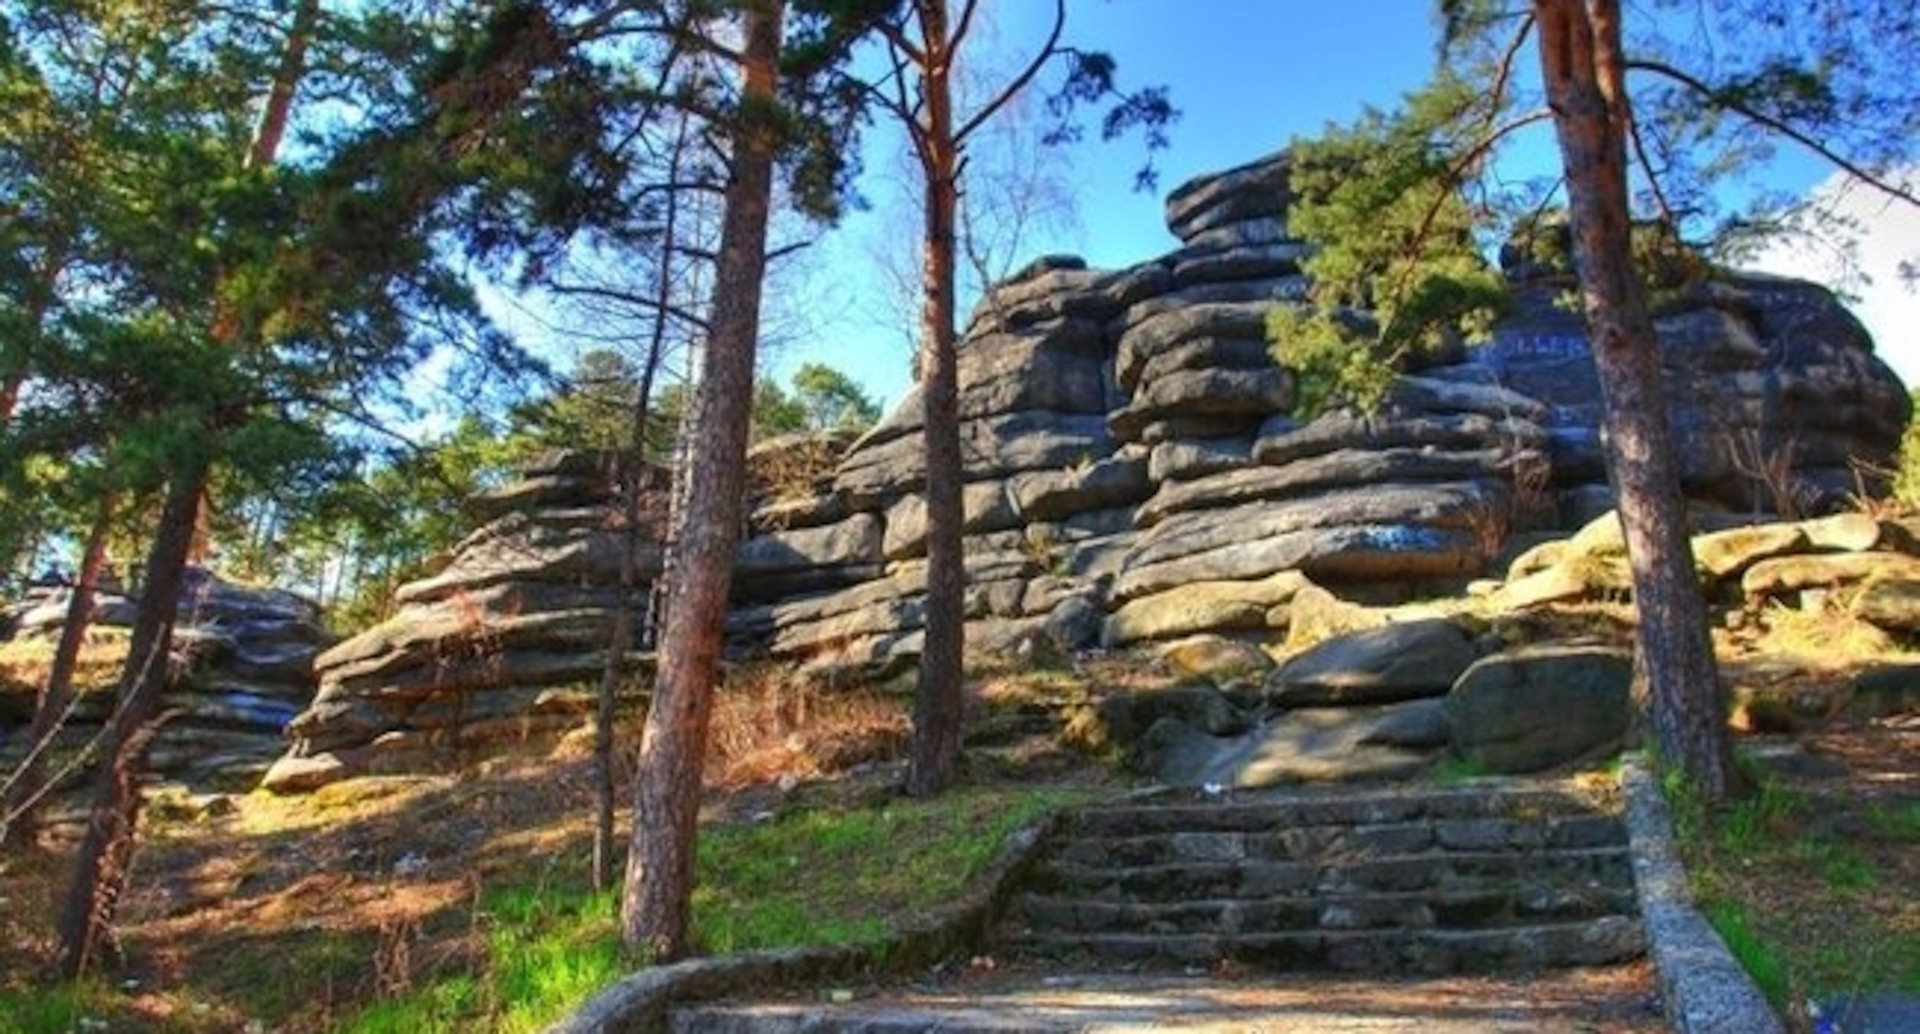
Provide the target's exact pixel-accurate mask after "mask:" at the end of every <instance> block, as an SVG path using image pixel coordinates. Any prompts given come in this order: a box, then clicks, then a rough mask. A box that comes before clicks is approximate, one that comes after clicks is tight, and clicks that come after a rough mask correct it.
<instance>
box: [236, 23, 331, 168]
mask: <svg viewBox="0 0 1920 1034" xmlns="http://www.w3.org/2000/svg"><path fill="white" fill-rule="evenodd" d="M319 20H320V0H300V6H299V7H296V8H294V12H293V25H292V26H291V27H289V28H288V30H287V44H286V47H285V49H283V50H282V51H281V52H280V67H279V68H277V69H275V70H274V75H273V84H272V85H271V86H270V87H268V90H267V103H266V105H265V106H264V107H263V108H262V109H261V112H260V122H259V124H258V125H256V126H255V127H254V131H253V143H252V145H251V146H249V147H248V149H247V168H249V169H255V168H265V167H267V166H269V165H272V164H273V163H274V161H275V160H276V159H277V158H278V157H279V155H280V141H282V140H283V139H285V138H286V135H287V120H288V117H289V116H290V115H291V114H292V112H293V95H294V93H295V92H296V91H298V90H299V88H300V79H301V77H302V76H304V75H305V74H306V69H307V44H308V42H309V41H310V40H311V39H312V38H313V27H314V24H315V23H316V22H318V21H319Z"/></svg>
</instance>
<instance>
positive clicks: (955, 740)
mask: <svg viewBox="0 0 1920 1034" xmlns="http://www.w3.org/2000/svg"><path fill="white" fill-rule="evenodd" d="M914 9H915V12H916V15H917V17H918V20H919V23H920V38H921V40H922V41H923V42H922V45H923V47H924V48H925V49H924V51H923V54H924V58H925V60H924V61H922V62H921V63H920V78H921V92H920V96H921V97H922V98H924V100H925V110H924V112H923V114H922V120H923V121H922V122H921V126H920V128H919V130H918V131H917V132H916V133H915V134H914V138H915V148H916V150H917V152H918V157H919V159H920V166H921V171H922V173H924V176H925V184H926V205H925V219H926V222H925V226H924V237H923V240H922V242H921V249H922V250H921V262H922V266H921V291H922V300H921V311H920V363H921V365H920V400H921V402H922V404H923V406H924V413H925V417H924V422H923V428H922V433H923V436H924V442H925V448H926V469H927V485H926V493H927V595H926V603H925V609H924V611H923V613H924V614H925V626H924V632H923V640H922V646H921V651H920V681H919V685H918V686H917V687H916V688H915V692H914V708H913V743H912V751H911V758H910V761H909V767H908V770H907V792H908V793H910V794H913V795H915V796H930V795H932V794H936V793H939V792H940V791H942V790H945V789H946V788H947V787H949V786H951V785H952V784H953V781H954V778H955V776H956V774H957V770H958V767H959V761H960V736H961V721H962V718H963V709H964V698H963V696H962V693H963V690H964V686H963V680H962V668H963V664H964V661H965V651H966V624H965V620H964V608H965V594H966V561H965V556H964V554H963V551H962V548H961V532H962V530H963V524H964V521H965V519H966V514H965V512H964V510H963V508H962V501H961V486H962V479H963V478H964V476H965V473H964V468H963V466H962V462H961V456H960V371H959V357H958V355H957V352H956V348H955V337H956V335H955V332H954V311H953V310H954V275H955V269H954V248H955V246H956V245H955V229H954V227H955V223H956V221H957V214H958V209H959V202H960V183H959V153H958V152H959V147H958V144H957V142H956V140H955V137H954V125H953V91H952V84H951V82H950V80H949V75H950V73H951V71H952V65H953V62H952V60H951V57H952V55H951V54H950V53H949V52H948V50H947V47H948V42H949V41H948V30H947V11H946V4H945V2H944V0H916V3H915V7H914Z"/></svg>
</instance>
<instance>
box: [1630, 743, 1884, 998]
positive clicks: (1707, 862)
mask: <svg viewBox="0 0 1920 1034" xmlns="http://www.w3.org/2000/svg"><path fill="white" fill-rule="evenodd" d="M1749 774H1750V775H1752V776H1754V777H1755V779H1756V781H1757V782H1758V788H1757V789H1756V790H1755V791H1754V793H1752V794H1751V795H1750V796H1748V797H1747V798H1745V799H1743V800H1740V801H1737V802H1734V803H1732V804H1730V805H1726V806H1723V807H1717V808H1716V807H1711V806H1708V805H1707V804H1706V803H1705V802H1703V801H1701V800H1700V799H1698V797H1697V796H1696V795H1693V794H1692V793H1690V792H1689V791H1688V790H1687V788H1685V787H1684V786H1682V785H1679V784H1678V783H1675V782H1668V784H1667V791H1668V796H1669V798H1670V799H1671V800H1672V801H1673V804H1674V816H1675V829H1676V831H1677V833H1678V835H1679V839H1680V846H1681V853H1682V857H1683V859H1684V861H1685V862H1686V866H1687V871H1688V874H1689V876H1690V877H1691V879H1692V882H1693V885H1694V890H1695V892H1696V894H1697V895H1698V897H1699V900H1700V902H1701V906H1702V908H1703V910H1704V911H1705V912H1706V914H1707V917H1708V919H1709V920H1710V921H1711V922H1712V923H1713V926H1714V929H1716V930H1717V931H1719V933H1720V936H1721V938H1722V939H1723V940H1725V941H1726V944H1727V947H1728V949H1729V950H1730V951H1731V952H1732V953H1733V955H1734V957H1735V958H1737V959H1739V961H1740V963H1741V965H1742V966H1744V967H1745V968H1746V970H1747V972H1748V974H1749V975H1751V976H1752V977H1753V980H1754V983H1755V984H1757V985H1758V986H1759V987H1760V989H1761V991H1762V992H1763V993H1765V994H1766V996H1767V999H1768V1000H1769V1001H1770V1002H1771V1003H1772V1004H1773V1006H1774V1008H1775V1009H1777V1010H1780V1012H1781V1014H1782V1015H1789V1014H1790V1013H1791V1011H1792V1010H1793V1009H1795V1008H1797V1007H1798V1005H1799V1004H1800V1003H1801V1002H1803V1001H1804V1000H1805V999H1807V998H1810V997H1818V996H1822V995H1827V994H1832V993H1836V992H1853V991H1861V990H1874V989H1893V988H1897V989H1901V990H1905V991H1907V992H1909V993H1913V992H1920V909H1915V908H1913V907H1912V906H1911V904H1910V902H1909V901H1908V896H1909V895H1908V894H1907V888H1904V887H1899V886H1894V885H1893V884H1892V883H1890V882H1889V879H1888V878H1887V875H1886V873H1887V872H1890V871H1893V870H1883V866H1887V865H1897V864H1898V862H1897V861H1896V860H1895V859H1897V857H1898V856H1899V853H1900V852H1904V851H1910V850H1911V849H1912V847H1911V845H1912V844H1913V843H1914V841H1915V839H1916V838H1915V837H1914V836H1913V835H1911V834H1914V833H1916V832H1920V820H1916V818H1915V816H1916V815H1917V814H1920V806H1916V805H1914V804H1911V803H1906V804H1902V805H1898V806H1876V807H1873V808H1866V809H1862V814H1861V816H1860V820H1861V821H1860V822H1859V824H1858V827H1857V828H1858V829H1859V830H1860V832H1858V833H1857V834H1856V833H1839V832H1836V828H1837V827H1835V826H1834V825H1833V824H1832V819H1833V815H1832V812H1833V811H1834V810H1835V809H1836V807H1841V806H1843V803H1844V802H1836V801H1834V800H1830V799H1825V798H1822V799H1818V800H1816V799H1813V798H1811V797H1809V796H1806V795H1803V794H1801V793H1796V792H1793V791H1791V790H1788V789H1786V788H1784V787H1783V786H1781V785H1780V782H1779V781H1778V780H1777V779H1773V778H1770V777H1769V776H1768V774H1767V773H1765V772H1764V771H1763V770H1760V769H1757V768H1753V769H1750V770H1749ZM1894 882H1898V881H1894Z"/></svg>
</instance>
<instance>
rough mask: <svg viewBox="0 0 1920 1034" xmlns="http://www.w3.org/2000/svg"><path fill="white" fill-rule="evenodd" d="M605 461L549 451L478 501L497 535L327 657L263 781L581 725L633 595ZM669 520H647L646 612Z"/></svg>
mask: <svg viewBox="0 0 1920 1034" xmlns="http://www.w3.org/2000/svg"><path fill="white" fill-rule="evenodd" d="M608 460H609V458H608V457H606V456H604V455H601V454H598V453H590V452H556V453H552V454H549V455H548V456H545V457H543V458H541V459H540V460H538V461H536V462H535V463H533V464H532V465H530V466H529V467H528V468H527V469H526V471H525V472H524V476H523V477H522V479H521V480H519V481H517V482H514V483H512V484H509V485H507V486H504V487H503V488H501V489H499V490H496V491H494V492H491V493H489V494H487V495H486V496H483V497H481V498H480V499H478V500H476V504H477V509H478V512H479V513H480V514H481V515H482V517H483V519H485V523H484V524H482V525H481V527H480V528H479V529H478V530H476V531H475V532H473V533H472V534H471V535H468V536H467V537H466V538H465V539H464V540H462V541H461V542H460V543H459V544H458V545H457V546H455V547H454V549H453V550H452V553H451V558H450V560H449V561H448V563H447V564H446V566H445V567H443V568H441V569H440V570H439V571H437V572H436V573H435V574H433V575H432V576H431V577H429V578H426V579H423V580H421V581H416V582H410V583H408V584H406V585H404V586H402V587H401V588H400V590H399V591H398V593H396V597H395V599H396V603H397V604H398V606H397V608H396V610H395V613H394V614H393V616H392V617H390V618H388V619H387V620H385V621H383V622H381V623H380V624H378V625H376V626H374V627H373V628H370V629H368V630H366V631H365V632H362V633H360V634H359V635H356V636H353V637H352V638H350V639H347V640H346V641H344V642H341V643H339V644H338V645H336V646H334V647H333V648H332V649H329V650H327V651H326V652H325V653H323V654H321V655H320V656H319V657H318V658H316V659H315V661H314V665H313V667H314V674H315V677H316V678H317V680H318V684H319V690H318V693H317V694H316V695H315V696H314V698H313V702H312V706H310V707H308V708H307V709H306V710H305V711H303V712H301V714H300V715H299V717H298V718H296V719H294V721H293V722H292V724H291V725H290V726H289V728H288V729H287V735H288V736H289V737H290V738H291V739H293V741H294V749H293V750H292V751H291V752H289V753H288V755H287V756H286V757H285V758H282V759H281V760H280V762H279V763H278V764H276V765H275V766H274V767H273V769H272V771H270V772H269V773H268V775H267V778H266V785H267V786H268V787H269V788H272V789H279V790H297V789H304V788H308V787H313V786H319V785H323V784H325V783H327V782H332V781H334V780H337V779H340V778H344V777H346V776H348V775H358V774H368V773H381V772H398V771H425V770H432V769H435V768H439V767H442V766H445V765H447V764H452V763H457V762H460V761H465V760H472V759H474V758H476V757H484V756H487V755H490V754H496V753H505V752H510V751H512V750H515V749H539V748H544V747H548V746H551V745H552V743H553V742H554V740H555V739H556V738H557V737H558V736H559V735H561V734H562V733H564V732H566V730H568V729H570V728H573V727H574V726H576V725H578V724H579V723H580V722H581V721H582V720H583V718H584V716H585V715H587V714H588V713H589V712H591V711H592V709H593V701H594V697H593V694H592V692H591V691H590V690H589V689H588V688H586V684H588V683H590V682H591V681H593V680H596V679H598V678H599V676H600V672H601V670H602V668H603V667H604V665H605V663H606V648H607V641H608V632H609V630H610V628H611V624H610V622H611V620H612V616H613V614H614V612H615V610H616V607H617V605H618V603H619V595H620V591H621V590H620V581H621V579H620V565H621V562H622V557H623V556H624V555H625V552H624V551H625V543H624V539H625V535H624V521H623V519H622V518H621V516H620V515H619V512H618V507H617V506H615V505H614V493H613V490H612V488H611V478H610V477H609V476H608V469H609V468H608V465H607V464H608ZM658 517H659V514H658V507H657V506H655V505H650V506H649V507H648V508H646V510H645V519H646V520H647V521H648V524H647V526H645V527H643V529H642V530H641V533H640V534H641V537H642V540H643V541H642V543H641V544H640V547H639V549H638V551H637V555H636V570H635V574H636V576H637V582H636V585H637V588H636V595H635V599H634V600H633V601H632V606H633V608H634V613H636V614H640V613H644V609H645V608H646V606H647V605H648V600H649V597H650V595H651V587H652V583H653V581H654V579H655V578H656V577H657V576H658V574H659V571H660V563H661V558H660V548H659V545H658V543H659V541H660V539H659V534H658V527H657V521H658ZM644 659H645V658H644V656H643V655H640V654H639V653H638V651H636V656H635V657H634V658H633V660H635V661H636V662H643V661H644Z"/></svg>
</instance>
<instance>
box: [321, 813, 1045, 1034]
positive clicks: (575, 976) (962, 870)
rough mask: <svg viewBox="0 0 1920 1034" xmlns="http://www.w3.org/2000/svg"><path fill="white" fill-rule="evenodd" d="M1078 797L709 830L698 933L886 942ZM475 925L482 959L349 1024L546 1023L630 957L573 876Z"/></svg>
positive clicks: (497, 892)
mask: <svg viewBox="0 0 1920 1034" xmlns="http://www.w3.org/2000/svg"><path fill="white" fill-rule="evenodd" d="M1073 798H1074V794H1073V793H1072V792H1071V791H1058V790H1024V791H987V790H963V791H960V792H957V793H954V794H951V795H949V796H947V797H944V798H941V799H939V800H934V801H910V802H909V801H898V802H889V803H887V804H885V805H881V806H878V807H869V808H860V809H851V810H845V811H828V810H813V811H801V812H796V813H794V814H791V815H788V816H786V817H784V818H780V819H777V820H775V821H772V822H768V823H765V824H762V825H750V826H734V827H724V828H718V829H712V830H705V831H703V832H702V834H701V838H700V843H699V873H700V883H699V886H698V887H697V888H696V889H695V891H694V899H693V925H694V939H695V941H696V943H698V944H700V945H701V946H702V948H703V949H704V950H705V951H707V952H711V953H716V954H722V953H731V952H738V951H749V950H754V949H761V948H780V947H790V946H794V945H802V944H808V945H843V944H874V943H877V942H880V941H882V940H884V939H885V937H886V936H887V935H888V933H889V932H890V931H891V930H893V929H896V928H898V927H899V926H901V925H902V924H906V923H911V922H915V921H917V920H920V919H922V918H924V917H925V916H927V915H928V914H929V913H930V912H931V911H932V910H934V909H935V908H937V907H938V906H940V905H942V904H944V903H946V902H949V901H952V900H953V899H954V898H956V897H957V896H958V895H959V894H960V893H961V891H962V890H964V889H965V888H966V887H967V885H968V884H969V882H970V881H971V880H973V879H974V878H975V877H976V876H977V875H978V874H979V872H980V869H981V867H982V866H984V865H985V864H986V863H987V862H988V861H989V860H990V859H991V858H992V857H993V856H994V854H995V853H996V852H997V851H998V850H999V847H1000V844H1001V843H1002V842H1003V841H1004V840H1005V839H1006V837H1007V836H1008V835H1009V834H1010V833H1012V832H1013V831H1014V830H1016V829H1018V828H1020V827H1021V826H1023V825H1026V824H1027V823H1030V822H1032V821H1035V820H1037V819H1038V818H1039V817H1040V816H1042V815H1044V814H1046V813H1047V812H1049V811H1051V810H1053V809H1054V808H1057V807H1060V806H1062V805H1064V804H1066V803H1068V802H1069V801H1070V800H1072V799H1073ZM568 868H569V869H583V868H584V866H580V867H568ZM475 922H476V924H479V925H480V926H482V927H483V928H484V929H485V931H486V936H485V944H486V951H485V960H484V962H482V963H481V964H480V965H479V966H478V967H477V968H476V969H474V970H471V971H467V972H460V973H456V974H452V975H449V976H445V977H442V978H441V979H439V980H437V981H435V982H433V983H431V984H429V985H427V986H424V987H421V988H418V989H416V990H414V991H412V992H409V993H407V994H404V995H401V996H399V997H396V998H393V999H390V1000H387V1001H383V1002H380V1003H377V1004H375V1005H373V1006H372V1007H370V1008H368V1009H366V1010H364V1011H363V1012H361V1013H360V1015H359V1016H358V1017H356V1018H355V1020H354V1021H353V1022H352V1023H351V1024H349V1025H347V1026H346V1028H345V1029H347V1030H351V1031H355V1032H359V1034H387V1032H393V1034H399V1032H402V1031H406V1032H415V1031H422V1032H441V1031H445V1032H453V1031H469V1030H495V1031H534V1030H540V1029H542V1028H543V1027H545V1026H547V1025H548V1024H551V1023H552V1022H554V1021H555V1020H557V1019H559V1018H560V1017H561V1016H563V1015H565V1013H566V1012H567V1011H568V1010H569V1009H571V1008H573V1007H575V1006H577V1005H578V1004H579V1003H580V1002H582V1001H584V1000H585V999H586V998H587V997H589V996H590V995H592V994H593V993H594V992H595V991H597V990H599V989H600V988H602V987H605V986H606V985H607V984H609V983H611V982H612V981H613V980H615V979H616V978H618V977H619V976H620V975H621V974H622V973H624V972H626V971H627V970H628V969H629V968H630V966H629V965H628V964H626V963H625V962H623V960H622V959H621V956H620V952H619V926H618V923H617V921H616V919H615V903H614V898H613V896H612V894H611V893H603V894H594V893H591V892H589V891H588V890H587V889H586V888H585V887H584V886H583V885H581V884H579V883H575V882H569V881H568V880H567V879H565V878H550V879H543V880H542V881H540V882H539V883H537V884H534V885H516V886H502V887H495V888H492V889H490V890H488V891H487V892H485V893H484V894H483V895H482V896H481V903H480V907H479V909H478V911H477V912H476V918H475Z"/></svg>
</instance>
